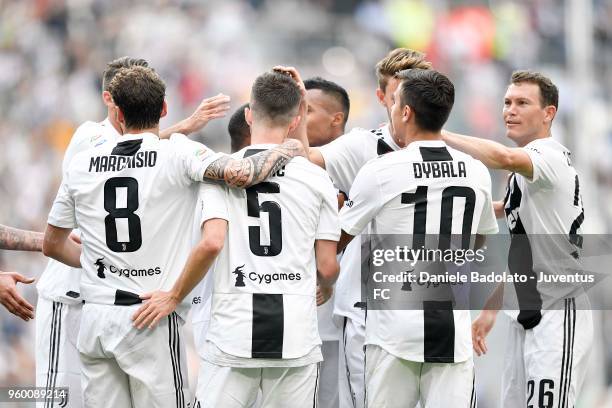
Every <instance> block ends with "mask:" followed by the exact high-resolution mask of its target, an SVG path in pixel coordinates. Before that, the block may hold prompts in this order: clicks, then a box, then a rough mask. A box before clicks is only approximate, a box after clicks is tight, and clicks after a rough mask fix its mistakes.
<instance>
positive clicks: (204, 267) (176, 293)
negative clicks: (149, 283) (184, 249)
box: [132, 218, 227, 329]
mask: <svg viewBox="0 0 612 408" xmlns="http://www.w3.org/2000/svg"><path fill="white" fill-rule="evenodd" d="M226 233H227V221H226V220H224V219H220V218H213V219H210V220H207V221H206V222H205V223H204V226H203V228H202V239H201V240H200V242H199V243H198V244H197V245H196V246H195V247H194V248H193V249H192V251H191V254H189V258H188V259H187V263H186V264H185V267H184V268H183V272H182V273H181V275H180V276H179V278H178V279H177V281H176V283H175V284H174V286H173V287H172V289H171V290H170V291H168V292H164V291H157V292H153V293H147V294H144V295H142V296H141V297H140V298H141V299H144V300H147V302H145V304H144V305H142V306H141V307H140V308H139V309H138V310H137V311H136V313H134V316H132V320H133V321H134V326H135V327H136V328H138V329H142V328H143V327H148V328H153V327H155V325H157V323H158V322H159V321H160V320H161V319H163V318H164V317H166V316H168V315H169V314H170V313H172V312H173V311H174V310H175V309H176V307H177V306H178V305H179V303H181V301H182V300H183V299H184V298H185V296H187V295H188V294H189V293H190V292H191V291H192V290H193V288H195V287H196V285H197V284H198V283H199V282H200V281H201V280H202V279H203V278H204V276H205V275H206V272H207V271H208V270H209V269H210V267H211V265H212V263H213V261H214V260H215V258H216V257H217V255H219V252H221V250H222V249H223V244H224V242H225V235H226Z"/></svg>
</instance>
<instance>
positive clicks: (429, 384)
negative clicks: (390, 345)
mask: <svg viewBox="0 0 612 408" xmlns="http://www.w3.org/2000/svg"><path fill="white" fill-rule="evenodd" d="M365 367H366V399H367V406H368V408H395V407H397V408H400V407H401V408H413V407H415V406H416V405H417V403H419V402H420V404H421V407H422V408H442V407H453V408H474V407H475V406H476V396H475V393H474V362H473V360H472V359H469V360H467V361H464V362H461V363H419V362H414V361H408V360H404V359H401V358H398V357H395V356H394V355H392V354H389V353H387V352H386V351H385V350H384V349H382V348H381V347H378V346H375V345H368V346H366V365H365Z"/></svg>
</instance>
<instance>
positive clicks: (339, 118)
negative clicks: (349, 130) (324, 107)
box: [331, 112, 344, 127]
mask: <svg viewBox="0 0 612 408" xmlns="http://www.w3.org/2000/svg"><path fill="white" fill-rule="evenodd" d="M343 123H344V112H336V113H334V115H333V116H332V122H331V125H332V126H333V127H338V126H342V124H343Z"/></svg>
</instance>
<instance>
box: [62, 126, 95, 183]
mask: <svg viewBox="0 0 612 408" xmlns="http://www.w3.org/2000/svg"><path fill="white" fill-rule="evenodd" d="M102 136H103V135H102V127H101V126H100V124H98V123H94V122H85V123H83V124H82V125H81V126H79V127H78V128H77V130H76V131H75V132H74V134H73V135H72V138H71V139H70V143H69V144H68V148H66V152H65V153H64V160H63V161H62V174H66V173H67V172H68V168H69V167H70V163H71V162H72V159H73V158H74V156H76V155H77V154H79V153H81V152H84V151H86V150H88V149H91V148H92V147H93V146H92V143H91V140H92V139H93V140H95V139H96V138H101V137H102Z"/></svg>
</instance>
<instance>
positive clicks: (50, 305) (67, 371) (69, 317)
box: [34, 296, 83, 408]
mask: <svg viewBox="0 0 612 408" xmlns="http://www.w3.org/2000/svg"><path fill="white" fill-rule="evenodd" d="M81 309H82V304H81V303H76V304H67V303H60V302H53V301H50V300H47V299H45V298H43V297H42V296H39V297H38V302H37V303H36V319H34V321H35V322H36V351H35V359H36V386H37V387H44V388H46V389H47V390H51V389H54V388H59V387H68V403H67V404H66V403H65V402H62V401H53V400H50V399H49V400H47V401H46V402H44V403H43V402H41V403H38V404H37V407H38V408H43V407H45V408H46V407H68V408H81V407H82V406H83V403H82V399H81V362H80V360H79V353H78V351H77V348H76V339H77V336H78V334H79V326H80V323H81Z"/></svg>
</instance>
